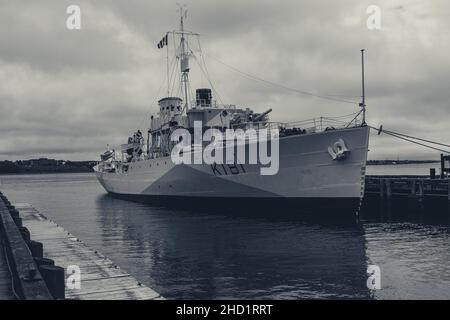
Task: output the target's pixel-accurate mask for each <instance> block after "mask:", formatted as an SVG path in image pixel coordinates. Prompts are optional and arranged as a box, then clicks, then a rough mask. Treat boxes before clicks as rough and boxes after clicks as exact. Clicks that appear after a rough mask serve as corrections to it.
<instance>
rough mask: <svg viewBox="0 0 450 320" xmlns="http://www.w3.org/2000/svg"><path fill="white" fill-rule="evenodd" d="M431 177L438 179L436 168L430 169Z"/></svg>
mask: <svg viewBox="0 0 450 320" xmlns="http://www.w3.org/2000/svg"><path fill="white" fill-rule="evenodd" d="M430 179H431V180H434V179H436V169H435V168H431V169H430Z"/></svg>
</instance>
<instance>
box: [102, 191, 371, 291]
mask: <svg viewBox="0 0 450 320" xmlns="http://www.w3.org/2000/svg"><path fill="white" fill-rule="evenodd" d="M97 207H98V212H99V219H100V223H101V226H102V229H103V230H104V234H103V235H102V237H103V238H104V242H105V243H108V244H109V245H108V247H110V248H114V254H115V255H117V257H115V259H116V260H117V261H118V262H120V263H121V264H123V265H124V267H126V268H127V270H129V271H130V272H131V273H133V274H135V275H136V276H137V277H138V278H139V279H140V280H142V281H143V282H144V283H146V284H148V285H152V286H154V287H155V288H157V289H158V290H160V292H161V293H162V294H163V295H164V296H165V297H168V298H186V299H191V298H205V299H206V298H244V299H245V298H248V299H255V298H269V299H272V298H279V299H298V298H359V299H368V298H370V297H371V296H370V293H369V292H368V289H367V287H366V279H367V278H366V269H367V258H366V245H365V238H364V234H363V231H362V230H361V228H359V227H358V226H334V227H333V226H320V225H307V224H304V223H300V222H298V221H289V219H280V220H274V219H273V218H271V219H264V218H246V217H241V218H236V217H235V216H234V217H231V216H226V215H223V214H214V213H212V212H209V213H196V212H191V211H173V210H169V209H166V208H155V207H150V206H148V205H145V204H141V203H134V202H128V201H123V200H120V199H116V198H113V197H111V196H109V195H102V196H100V197H99V198H98V199H97ZM131 213H132V214H131Z"/></svg>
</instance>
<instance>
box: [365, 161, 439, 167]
mask: <svg viewBox="0 0 450 320" xmlns="http://www.w3.org/2000/svg"><path fill="white" fill-rule="evenodd" d="M436 162H439V161H437V160H367V164H368V165H369V166H376V165H387V164H419V163H436Z"/></svg>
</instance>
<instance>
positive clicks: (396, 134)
mask: <svg viewBox="0 0 450 320" xmlns="http://www.w3.org/2000/svg"><path fill="white" fill-rule="evenodd" d="M368 127H369V128H371V129H373V130H375V131H377V133H378V134H381V133H382V132H384V133H385V134H387V135H390V136H392V137H395V138H398V139H401V140H404V141H407V142H411V143H414V144H417V145H419V146H422V147H426V148H429V149H433V150H436V151H440V152H444V153H449V154H450V151H448V150H444V149H440V148H436V147H433V146H430V145H427V144H424V143H420V142H417V141H414V140H418V141H423V142H427V143H431V144H434V145H439V146H443V147H449V148H450V145H448V144H445V143H441V142H436V141H431V140H427V139H422V138H418V137H413V136H410V135H407V134H403V133H399V132H394V131H390V130H384V129H383V126H381V127H380V128H376V127H373V126H368Z"/></svg>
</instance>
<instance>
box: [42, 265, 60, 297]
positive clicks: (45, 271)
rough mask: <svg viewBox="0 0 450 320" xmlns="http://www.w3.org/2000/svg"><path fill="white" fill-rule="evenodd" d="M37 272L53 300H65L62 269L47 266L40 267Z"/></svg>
mask: <svg viewBox="0 0 450 320" xmlns="http://www.w3.org/2000/svg"><path fill="white" fill-rule="evenodd" d="M39 271H40V272H41V275H42V278H44V281H45V283H46V284H47V287H48V289H49V290H50V293H51V294H52V296H53V298H55V299H65V279H64V268H61V267H57V266H54V265H51V264H48V265H41V266H40V267H39Z"/></svg>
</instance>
